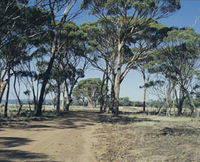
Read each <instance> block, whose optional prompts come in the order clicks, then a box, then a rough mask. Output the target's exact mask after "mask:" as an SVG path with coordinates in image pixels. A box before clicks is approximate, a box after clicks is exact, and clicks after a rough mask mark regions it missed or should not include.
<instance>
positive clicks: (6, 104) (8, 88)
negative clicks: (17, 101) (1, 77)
mask: <svg viewBox="0 0 200 162" xmlns="http://www.w3.org/2000/svg"><path fill="white" fill-rule="evenodd" d="M9 93H10V68H9V69H8V86H7V94H6V103H5V108H4V117H5V118H7V117H8V102H9Z"/></svg>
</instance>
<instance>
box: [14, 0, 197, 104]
mask: <svg viewBox="0 0 200 162" xmlns="http://www.w3.org/2000/svg"><path fill="white" fill-rule="evenodd" d="M198 17H200V0H181V9H180V10H179V11H177V12H176V13H174V14H173V15H171V16H170V17H168V18H165V19H162V20H160V22H161V23H163V24H165V25H167V26H177V27H185V26H190V27H193V28H194V29H195V30H196V31H197V32H199V33H200V20H199V22H198V23H196V24H195V20H196V19H197V18H198ZM93 20H95V17H93V16H89V15H88V14H84V13H82V14H81V15H80V16H79V17H78V18H77V19H76V20H75V21H76V23H78V24H81V23H83V22H87V21H93ZM101 76H102V74H101V73H100V72H98V71H94V70H89V71H87V73H86V78H96V77H100V78H101ZM142 84H143V83H142V78H141V75H140V74H139V73H137V72H134V71H131V72H130V73H129V74H128V75H127V77H126V79H125V80H124V81H123V83H122V85H121V93H120V95H121V97H125V96H128V97H129V98H130V99H131V100H134V101H138V100H140V101H141V100H142V96H143V93H142V89H140V88H139V86H141V85H142ZM22 91H23V90H22ZM10 98H11V99H13V98H16V97H15V96H14V93H13V92H12V91H11V95H10ZM22 98H25V96H24V95H22ZM150 98H153V97H152V96H151V95H150V94H149V99H150Z"/></svg>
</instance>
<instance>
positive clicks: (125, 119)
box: [6, 111, 159, 131]
mask: <svg viewBox="0 0 200 162" xmlns="http://www.w3.org/2000/svg"><path fill="white" fill-rule="evenodd" d="M43 118H44V119H40V118H39V119H38V118H34V120H33V119H32V120H31V121H34V122H31V121H29V122H27V120H25V122H24V123H23V120H20V122H19V123H20V124H17V123H18V122H17V120H13V121H10V123H9V124H10V127H12V128H16V129H19V128H21V129H27V130H34V131H35V130H38V131H41V130H51V129H67V128H70V129H84V128H85V127H87V126H93V125H95V124H97V123H118V124H128V123H135V122H159V121H158V120H151V119H149V118H145V117H144V118H142V117H141V118H139V117H129V116H127V115H126V114H125V115H124V114H120V116H119V117H113V116H112V115H111V114H107V113H105V114H101V113H98V112H95V111H71V112H67V113H62V114H60V115H59V116H58V117H56V118H45V117H43ZM9 124H7V125H6V126H7V127H8V125H9Z"/></svg>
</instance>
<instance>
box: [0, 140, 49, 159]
mask: <svg viewBox="0 0 200 162" xmlns="http://www.w3.org/2000/svg"><path fill="white" fill-rule="evenodd" d="M30 142H32V140H30V139H28V138H19V137H0V161H2V162H11V161H13V160H17V161H22V160H29V161H30V160H33V161H35V160H37V159H40V160H41V159H43V160H45V159H47V158H48V156H47V155H45V154H38V153H32V152H28V151H21V150H13V149H12V150H11V149H9V148H12V147H17V146H23V145H28V144H29V143H30Z"/></svg>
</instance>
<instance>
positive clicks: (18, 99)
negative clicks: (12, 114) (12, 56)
mask: <svg viewBox="0 0 200 162" xmlns="http://www.w3.org/2000/svg"><path fill="white" fill-rule="evenodd" d="M13 72H14V71H13ZM14 77H15V78H14V82H13V87H14V92H15V95H16V97H17V101H18V104H19V109H18V112H17V116H19V115H20V112H21V109H22V106H23V104H22V102H21V100H20V97H19V94H18V93H17V88H16V82H17V76H16V74H15V72H14Z"/></svg>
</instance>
